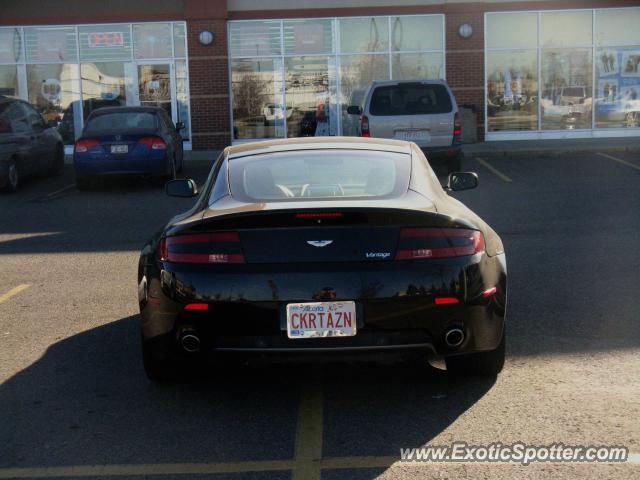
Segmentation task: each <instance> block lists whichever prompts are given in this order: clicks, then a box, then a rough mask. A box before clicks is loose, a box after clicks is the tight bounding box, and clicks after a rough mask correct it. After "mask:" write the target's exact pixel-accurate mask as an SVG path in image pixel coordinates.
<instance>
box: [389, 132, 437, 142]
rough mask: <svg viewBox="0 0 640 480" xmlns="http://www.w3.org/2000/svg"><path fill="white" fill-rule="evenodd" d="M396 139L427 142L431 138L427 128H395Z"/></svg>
mask: <svg viewBox="0 0 640 480" xmlns="http://www.w3.org/2000/svg"><path fill="white" fill-rule="evenodd" d="M395 138H396V140H406V141H408V142H417V141H420V142H425V141H426V142H428V141H429V140H431V135H429V132H428V131H427V130H396V132H395Z"/></svg>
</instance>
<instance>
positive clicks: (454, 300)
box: [138, 137, 507, 381]
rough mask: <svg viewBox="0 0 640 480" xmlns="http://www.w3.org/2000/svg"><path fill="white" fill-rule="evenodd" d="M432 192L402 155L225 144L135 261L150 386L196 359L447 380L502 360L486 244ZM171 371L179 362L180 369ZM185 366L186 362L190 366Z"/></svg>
mask: <svg viewBox="0 0 640 480" xmlns="http://www.w3.org/2000/svg"><path fill="white" fill-rule="evenodd" d="M477 182H478V179H477V175H476V174H474V173H470V172H457V173H452V174H451V175H450V176H449V182H448V185H447V186H446V187H445V188H443V187H442V186H441V185H440V183H439V181H438V179H437V177H436V176H435V174H434V172H433V170H432V169H431V167H430V166H429V164H428V162H427V161H426V158H425V156H424V154H423V153H422V151H421V150H420V149H419V148H418V147H417V146H416V145H415V144H413V143H410V142H403V141H395V140H383V139H360V138H354V137H314V138H297V139H287V140H274V141H270V142H260V143H253V144H245V145H237V146H233V147H227V148H226V149H225V150H224V151H223V153H222V154H221V155H220V157H219V158H218V160H217V161H216V162H214V164H213V166H212V171H211V173H210V175H209V177H208V180H207V183H206V184H205V185H204V187H203V188H202V189H201V190H199V189H198V188H197V186H196V183H195V181H193V180H191V179H180V180H173V181H171V182H168V183H167V185H166V191H167V193H168V194H169V195H174V196H182V197H193V196H196V195H199V198H198V199H197V201H196V204H195V206H194V207H193V208H191V209H190V210H189V211H188V212H186V213H184V214H181V215H178V216H176V217H174V218H173V219H172V220H171V221H170V222H169V223H168V224H167V225H166V227H165V228H164V229H162V230H161V231H159V232H158V233H156V234H155V235H154V236H153V237H152V238H151V239H150V241H149V242H148V243H147V244H146V245H145V247H144V248H143V250H142V252H141V256H140V261H139V265H138V299H139V305H140V311H141V324H140V326H141V330H142V353H143V360H144V366H145V369H146V373H147V375H148V377H149V378H150V379H151V380H154V381H155V380H165V379H170V378H175V377H176V376H180V375H182V374H184V373H185V372H188V371H190V370H192V369H194V368H197V365H198V362H199V361H200V360H204V359H205V358H207V357H209V355H207V354H210V353H215V354H218V355H219V356H218V357H213V359H214V360H215V358H220V356H222V355H224V354H225V353H227V354H233V355H235V356H245V355H252V354H257V355H265V354H272V355H273V354H284V355H289V354H304V353H312V352H316V353H318V352H320V353H322V354H323V355H326V356H330V355H340V354H344V353H347V354H354V353H357V352H363V351H365V352H373V353H378V354H382V353H383V352H387V351H389V352H396V353H403V352H404V353H407V352H417V353H418V354H423V355H424V361H425V364H426V360H427V355H434V356H439V357H444V358H445V360H446V364H447V369H448V370H450V371H451V372H453V373H470V374H480V375H496V374H497V373H498V372H500V371H501V369H502V366H503V363H504V353H505V351H504V346H505V333H504V319H505V309H506V304H507V269H506V258H505V253H504V248H503V245H502V241H501V240H500V237H499V236H498V235H497V234H496V232H495V231H493V229H491V227H490V226H489V225H487V224H486V223H485V222H484V221H483V220H482V219H480V217H478V215H476V214H475V213H474V212H472V211H471V210H470V209H469V208H467V207H466V206H464V205H463V204H462V203H461V202H459V201H458V200H455V199H453V198H451V197H450V196H449V195H448V193H447V191H448V190H466V189H470V188H475V187H476V186H477ZM185 362H186V363H185ZM191 362H195V364H193V363H191Z"/></svg>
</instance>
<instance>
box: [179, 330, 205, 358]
mask: <svg viewBox="0 0 640 480" xmlns="http://www.w3.org/2000/svg"><path fill="white" fill-rule="evenodd" d="M180 345H182V348H183V350H184V351H185V352H188V353H196V352H199V351H200V338H199V337H198V336H197V335H196V332H195V331H193V330H189V331H186V332H184V333H183V334H182V335H181V336H180Z"/></svg>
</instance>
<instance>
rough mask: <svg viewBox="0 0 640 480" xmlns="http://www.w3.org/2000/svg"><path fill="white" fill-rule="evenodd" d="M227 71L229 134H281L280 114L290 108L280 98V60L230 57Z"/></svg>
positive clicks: (245, 136)
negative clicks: (230, 115) (230, 103)
mask: <svg viewBox="0 0 640 480" xmlns="http://www.w3.org/2000/svg"><path fill="white" fill-rule="evenodd" d="M231 71H232V74H231V92H232V97H233V138H234V139H250V138H276V137H284V118H285V116H286V117H287V120H289V119H290V118H291V115H292V113H293V112H292V109H290V108H288V109H285V108H284V104H283V101H282V93H281V92H282V75H281V73H280V72H282V64H281V61H280V60H279V59H262V60H258V59H254V60H249V59H242V60H234V61H233V62H232V65H231Z"/></svg>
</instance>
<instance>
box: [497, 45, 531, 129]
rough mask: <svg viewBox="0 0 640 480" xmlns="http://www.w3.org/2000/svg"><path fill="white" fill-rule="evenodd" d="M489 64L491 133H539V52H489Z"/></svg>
mask: <svg viewBox="0 0 640 480" xmlns="http://www.w3.org/2000/svg"><path fill="white" fill-rule="evenodd" d="M486 60H487V122H488V130H489V131H490V132H495V131H504V130H537V128H538V52H537V51H536V50H516V51H498V52H487V59H486Z"/></svg>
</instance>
